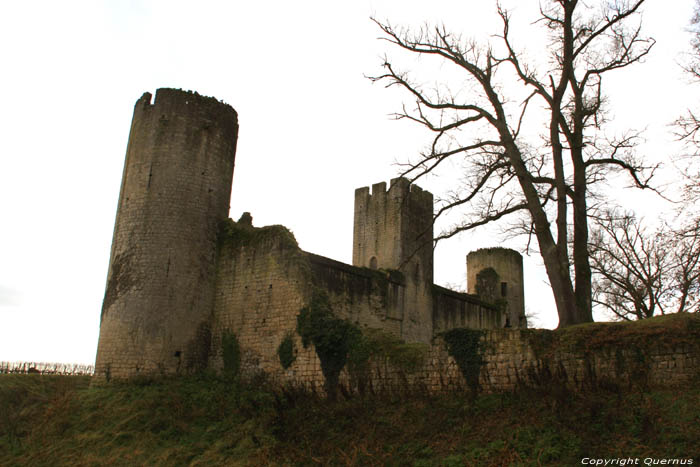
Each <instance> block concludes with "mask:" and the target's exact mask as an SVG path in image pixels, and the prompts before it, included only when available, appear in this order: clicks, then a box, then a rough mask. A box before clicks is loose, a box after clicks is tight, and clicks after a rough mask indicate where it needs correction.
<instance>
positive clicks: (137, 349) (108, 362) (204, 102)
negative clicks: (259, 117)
mask: <svg viewBox="0 0 700 467" xmlns="http://www.w3.org/2000/svg"><path fill="white" fill-rule="evenodd" d="M151 97H152V96H151V94H149V93H146V94H144V95H143V97H141V99H139V100H138V101H137V102H136V105H135V107H134V116H133V120H132V125H131V131H130V134H129V143H128V147H127V151H126V160H125V163H124V173H123V177H122V187H121V192H120V196H119V205H118V209H117V216H116V221H115V226H114V236H113V240H112V251H111V257H110V263H109V273H108V278H107V287H106V291H105V297H104V303H103V307H102V315H101V322H100V339H99V344H98V349H97V360H96V365H95V374H96V375H97V376H98V377H100V378H107V379H109V378H110V377H114V378H127V377H132V376H135V375H138V374H174V373H187V372H193V371H198V370H200V369H202V368H204V367H205V366H206V364H207V359H206V350H207V348H208V346H209V337H210V335H209V329H208V324H209V323H208V320H209V315H210V314H211V309H212V304H213V299H214V287H213V286H214V275H215V267H216V238H217V232H218V226H219V223H220V222H222V221H223V220H224V219H226V218H227V217H228V209H229V201H230V198H231V180H232V176H233V165H234V157H235V152H236V138H237V133H238V120H237V115H236V112H235V110H234V109H233V108H231V107H230V106H228V105H226V104H223V103H221V102H219V101H217V100H216V99H214V98H211V97H204V96H201V95H198V94H196V93H192V92H185V91H180V90H176V89H159V90H158V91H157V92H156V96H155V101H154V102H153V103H151Z"/></svg>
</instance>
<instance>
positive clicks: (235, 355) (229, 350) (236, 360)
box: [221, 329, 241, 379]
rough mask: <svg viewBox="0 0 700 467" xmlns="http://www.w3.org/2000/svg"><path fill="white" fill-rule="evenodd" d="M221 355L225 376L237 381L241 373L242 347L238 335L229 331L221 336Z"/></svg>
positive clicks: (226, 330) (225, 331)
mask: <svg viewBox="0 0 700 467" xmlns="http://www.w3.org/2000/svg"><path fill="white" fill-rule="evenodd" d="M221 354H222V356H223V360H224V375H226V376H227V377H228V378H233V379H235V378H236V377H238V374H239V373H240V371H241V347H240V345H239V344H238V338H237V337H236V335H235V334H234V333H233V332H231V331H230V330H228V329H225V330H224V332H223V334H222V335H221Z"/></svg>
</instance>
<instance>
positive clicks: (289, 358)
mask: <svg viewBox="0 0 700 467" xmlns="http://www.w3.org/2000/svg"><path fill="white" fill-rule="evenodd" d="M277 356H278V357H279V359H280V365H282V368H284V369H285V370H286V369H288V368H289V367H290V366H292V363H294V360H296V359H297V356H296V354H295V349H294V336H292V333H291V332H288V333H287V334H285V335H284V338H283V339H282V342H280V345H279V346H278V347H277Z"/></svg>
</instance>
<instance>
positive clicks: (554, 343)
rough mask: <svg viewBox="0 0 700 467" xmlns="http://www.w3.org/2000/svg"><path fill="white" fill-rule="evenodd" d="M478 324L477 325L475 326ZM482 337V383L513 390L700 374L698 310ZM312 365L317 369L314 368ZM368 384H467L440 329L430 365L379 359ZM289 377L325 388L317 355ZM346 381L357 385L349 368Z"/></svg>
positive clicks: (663, 381)
mask: <svg viewBox="0 0 700 467" xmlns="http://www.w3.org/2000/svg"><path fill="white" fill-rule="evenodd" d="M474 332H479V331H474ZM481 333H482V335H481V338H480V348H481V353H480V356H481V359H482V361H483V362H482V364H481V365H480V368H479V371H478V373H479V390H480V391H483V392H503V391H512V390H516V389H518V388H522V387H532V388H542V389H551V388H556V387H566V388H568V389H570V390H586V389H589V388H595V387H606V388H618V389H620V390H623V391H624V390H629V389H645V388H647V387H673V386H681V385H683V384H689V383H692V382H693V381H697V380H698V378H700V317H699V316H697V315H676V316H674V315H670V316H665V317H661V318H655V319H652V320H649V322H647V323H644V322H642V323H593V324H590V325H584V326H576V327H574V328H569V329H565V330H562V331H549V330H506V329H499V330H486V331H481ZM314 371H317V372H318V373H316V374H314ZM365 377H366V381H365V382H364V391H365V392H375V393H380V392H385V391H393V392H397V391H426V392H430V393H438V392H446V391H467V390H469V387H470V384H469V382H467V381H466V380H465V378H464V377H463V376H462V373H461V371H460V369H459V367H458V365H457V363H456V362H455V360H454V359H453V358H452V357H451V356H450V355H449V354H448V351H447V348H446V345H445V342H444V341H443V339H442V338H440V337H438V338H436V339H435V340H434V342H433V344H432V345H431V346H430V347H429V348H428V351H427V353H426V355H425V360H424V365H423V366H422V367H421V368H419V369H418V370H417V371H415V372H413V373H411V372H407V371H406V370H402V369H401V368H397V367H393V366H392V365H391V364H389V363H388V361H385V360H380V361H374V362H373V364H372V366H371V368H370V370H369V373H368V374H366V375H365ZM283 381H286V382H287V383H292V384H299V385H304V386H307V387H308V386H311V385H313V386H314V387H316V388H321V387H322V384H323V379H322V377H320V367H319V366H318V363H317V361H316V362H309V363H307V366H306V367H305V371H303V372H288V373H287V374H286V375H285V377H284V378H283ZM341 384H342V385H344V386H345V388H347V390H348V391H357V389H358V385H357V378H356V377H354V376H353V375H350V374H349V373H348V371H347V369H344V370H343V372H342V374H341Z"/></svg>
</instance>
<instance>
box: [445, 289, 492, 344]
mask: <svg viewBox="0 0 700 467" xmlns="http://www.w3.org/2000/svg"><path fill="white" fill-rule="evenodd" d="M504 321H505V320H504V313H503V312H502V311H500V310H499V309H498V307H496V306H494V305H490V304H487V303H484V302H483V301H481V300H479V298H478V297H476V296H475V295H470V294H465V293H460V292H454V291H452V290H449V289H446V288H444V287H440V286H439V285H433V333H434V334H439V333H441V332H444V331H448V330H450V329H454V328H465V327H467V328H472V329H498V328H501V327H503V324H504V323H503V322H504Z"/></svg>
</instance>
